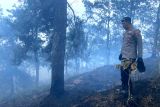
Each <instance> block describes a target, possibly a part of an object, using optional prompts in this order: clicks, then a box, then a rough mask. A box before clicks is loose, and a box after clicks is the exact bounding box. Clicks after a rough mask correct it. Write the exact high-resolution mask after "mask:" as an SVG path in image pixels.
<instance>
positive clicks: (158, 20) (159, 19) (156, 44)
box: [152, 3, 160, 57]
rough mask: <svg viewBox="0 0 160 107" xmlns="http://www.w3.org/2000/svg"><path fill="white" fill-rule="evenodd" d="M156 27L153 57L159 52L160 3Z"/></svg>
mask: <svg viewBox="0 0 160 107" xmlns="http://www.w3.org/2000/svg"><path fill="white" fill-rule="evenodd" d="M155 24H156V25H155V26H156V28H155V36H154V44H153V50H152V57H157V54H158V51H157V50H158V35H159V33H160V3H159V6H158V11H157V18H156V23H155Z"/></svg>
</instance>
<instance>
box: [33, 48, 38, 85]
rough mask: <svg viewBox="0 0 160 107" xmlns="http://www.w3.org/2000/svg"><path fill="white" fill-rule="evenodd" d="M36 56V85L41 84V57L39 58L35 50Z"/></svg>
mask: <svg viewBox="0 0 160 107" xmlns="http://www.w3.org/2000/svg"><path fill="white" fill-rule="evenodd" d="M34 57H35V68H36V87H38V86H39V58H38V52H37V51H34Z"/></svg>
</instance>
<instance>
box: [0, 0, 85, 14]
mask: <svg viewBox="0 0 160 107" xmlns="http://www.w3.org/2000/svg"><path fill="white" fill-rule="evenodd" d="M17 3H18V0H0V7H2V8H3V10H4V14H5V15H7V14H8V13H7V11H6V9H11V8H12V6H13V5H14V4H17ZM68 3H69V4H70V5H71V6H72V8H73V9H74V11H75V13H76V15H78V16H81V15H82V14H83V13H84V11H85V8H84V5H83V3H82V0H68Z"/></svg>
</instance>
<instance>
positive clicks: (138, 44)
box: [135, 29, 143, 58]
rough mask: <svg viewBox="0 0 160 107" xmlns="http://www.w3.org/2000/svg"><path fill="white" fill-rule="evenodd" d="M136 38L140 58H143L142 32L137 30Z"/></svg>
mask: <svg viewBox="0 0 160 107" xmlns="http://www.w3.org/2000/svg"><path fill="white" fill-rule="evenodd" d="M135 36H136V38H137V51H138V58H142V55H143V44H142V36H141V31H140V30H139V29H136V30H135Z"/></svg>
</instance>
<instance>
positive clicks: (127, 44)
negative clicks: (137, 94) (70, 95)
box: [119, 17, 145, 94]
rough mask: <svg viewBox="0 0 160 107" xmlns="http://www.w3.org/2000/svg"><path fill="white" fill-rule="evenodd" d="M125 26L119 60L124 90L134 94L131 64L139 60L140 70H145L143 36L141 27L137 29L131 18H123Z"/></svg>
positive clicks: (138, 66)
mask: <svg viewBox="0 0 160 107" xmlns="http://www.w3.org/2000/svg"><path fill="white" fill-rule="evenodd" d="M121 22H122V25H123V28H124V29H125V31H124V33H123V42H122V48H121V53H120V55H119V60H121V62H122V67H121V81H122V91H124V92H128V91H130V93H131V94H133V90H132V81H131V79H130V73H131V65H132V64H133V63H134V62H135V61H137V68H138V70H139V71H140V72H144V71H145V67H144V63H143V59H142V53H143V46H142V36H141V33H140V30H139V29H135V28H133V26H132V23H131V18H130V17H124V18H123V19H122V20H121Z"/></svg>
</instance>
